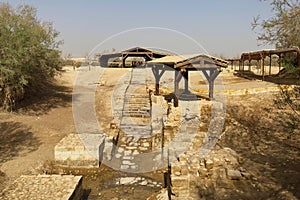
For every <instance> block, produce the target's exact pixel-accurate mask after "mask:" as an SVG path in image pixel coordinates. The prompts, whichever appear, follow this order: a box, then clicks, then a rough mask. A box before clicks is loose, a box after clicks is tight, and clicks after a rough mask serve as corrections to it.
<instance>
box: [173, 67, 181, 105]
mask: <svg viewBox="0 0 300 200" xmlns="http://www.w3.org/2000/svg"><path fill="white" fill-rule="evenodd" d="M180 77H181V73H180V72H179V71H177V70H175V76H174V107H178V101H179V100H178V99H179V82H180V79H181V78H180Z"/></svg>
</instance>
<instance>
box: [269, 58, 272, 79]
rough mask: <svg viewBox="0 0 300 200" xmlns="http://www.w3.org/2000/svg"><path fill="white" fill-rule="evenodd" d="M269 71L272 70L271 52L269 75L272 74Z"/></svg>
mask: <svg viewBox="0 0 300 200" xmlns="http://www.w3.org/2000/svg"><path fill="white" fill-rule="evenodd" d="M271 71H272V54H270V66H269V75H271V74H272V73H271Z"/></svg>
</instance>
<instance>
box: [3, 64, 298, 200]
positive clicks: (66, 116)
mask: <svg viewBox="0 0 300 200" xmlns="http://www.w3.org/2000/svg"><path fill="white" fill-rule="evenodd" d="M129 70H130V69H106V70H105V71H104V74H103V77H102V80H103V81H104V83H103V84H99V87H98V90H97V93H96V99H97V105H96V111H97V117H98V120H99V121H100V124H101V125H102V127H104V128H105V131H107V134H114V133H110V132H109V131H108V130H109V124H110V123H111V122H113V117H112V114H111V110H110V108H111V94H112V92H113V88H114V85H115V84H116V83H117V82H118V80H119V78H120V77H122V76H123V75H124V74H125V73H126V72H128V71H129ZM172 77H173V75H172V74H169V76H165V77H164V78H163V79H162V81H163V83H164V84H166V85H167V84H170V85H171V84H173V83H172V81H171V82H170V78H172ZM191 77H192V80H191V87H192V88H197V87H203V86H199V85H198V84H200V83H203V78H200V76H199V74H192V75H191ZM75 78H76V71H73V69H72V68H71V67H70V68H65V72H63V73H62V75H61V76H60V77H57V85H58V86H57V87H55V88H52V90H50V91H49V93H48V94H46V95H45V96H43V97H37V98H35V100H34V101H33V102H32V103H31V104H30V105H28V106H27V107H26V108H23V109H19V110H18V111H17V112H14V113H7V112H0V135H1V140H0V178H1V176H3V173H5V174H6V176H8V177H9V179H10V180H13V179H14V178H15V177H18V176H20V175H22V174H31V173H37V172H39V169H41V168H42V166H43V163H44V162H45V161H47V160H48V161H49V160H50V161H51V160H53V159H54V147H55V145H56V144H57V143H58V142H59V140H61V139H62V138H63V137H64V136H66V135H67V134H70V133H74V132H76V130H75V127H74V122H73V116H72V86H73V84H72V83H73V82H74V80H75ZM221 78H222V81H223V85H225V88H227V89H243V88H253V87H254V88H255V87H274V86H275V84H274V83H270V82H262V81H250V80H246V79H243V78H239V77H235V76H233V75H232V73H231V72H227V71H224V73H222V76H221ZM168 82H169V83H168ZM249 98H250V99H251V100H247V102H248V104H244V100H245V99H249ZM272 98H274V97H273V96H272V95H254V96H241V97H232V98H231V97H230V98H229V104H230V105H232V106H229V109H231V110H230V112H232V113H237V111H235V110H234V109H233V108H236V107H235V106H238V105H241V106H242V108H243V109H240V110H239V115H237V116H235V118H236V119H238V120H240V119H241V120H244V122H245V123H244V126H245V127H251V126H253V125H254V124H251V123H250V124H249V123H246V122H247V121H250V122H251V118H246V117H242V116H243V114H244V112H243V111H245V110H246V111H247V112H250V113H251V112H253V113H255V112H256V110H255V109H256V107H260V108H261V110H263V109H264V107H265V105H266V102H267V103H268V105H266V107H267V108H269V107H271V102H272ZM258 100H260V101H258ZM262 102H264V103H262ZM248 107H249V109H248ZM250 108H251V109H250ZM274 112H275V111H274ZM267 113H268V112H267ZM263 116H264V119H268V116H267V115H266V114H264V115H263ZM274 116H275V117H274ZM274 116H273V118H276V115H274ZM261 121H262V122H265V121H263V120H261ZM265 123H266V124H267V122H265ZM277 126H278V127H280V124H277ZM259 127H260V128H265V129H268V126H265V125H264V126H262V125H261V126H259ZM275 130H276V128H274V129H272V130H271V131H275ZM255 133H257V134H259V132H255ZM261 133H262V135H260V136H259V135H258V136H257V135H256V138H260V137H263V138H265V140H267V139H268V138H266V137H265V132H263V131H262V132H261ZM236 137H237V138H235V137H228V138H234V139H235V140H238V139H239V137H238V136H236ZM268 137H271V136H270V135H268ZM278 138H279V139H278V141H281V140H283V139H282V138H281V136H280V137H279V136H278ZM230 141H231V140H230V139H228V140H224V141H222V144H223V145H225V146H230V147H231V148H234V149H235V150H236V151H237V152H238V153H240V154H243V155H244V156H245V157H246V158H248V159H250V160H251V159H252V160H253V162H250V161H249V162H247V165H246V166H247V167H250V168H251V167H253V166H256V164H257V162H259V161H257V159H255V155H257V154H254V153H253V154H251V152H249V151H248V150H247V149H243V148H242V147H243V146H247V145H248V146H250V145H253V144H252V143H251V144H249V140H247V139H245V138H244V140H241V143H237V144H236V143H231V142H230ZM284 142H286V143H287V144H288V145H289V146H286V144H284V146H283V147H282V148H280V150H281V151H280V152H282V154H285V152H291V156H294V157H293V160H294V161H293V162H292V166H291V168H289V169H290V170H291V171H292V172H294V174H296V175H297V176H295V177H296V178H297V180H300V177H299V170H297V168H300V166H299V165H298V164H299V157H300V156H299V154H297V152H298V150H297V149H298V148H299V146H298V143H297V144H294V143H293V142H291V141H289V140H287V139H284ZM280 144H282V143H281V142H277V143H276V145H278V146H276V148H277V147H281V146H280ZM291 145H292V147H290V146H291ZM295 145H296V147H294V146H295ZM295 149H296V150H295ZM277 153H278V152H277ZM249 154H250V155H249ZM266 155H272V151H271V150H270V151H268V152H267V154H266ZM274 159H275V158H274ZM283 160H284V161H283ZM283 160H281V161H280V162H284V163H288V162H289V161H291V159H290V158H287V157H284V158H283ZM266 162H267V161H266ZM268 163H272V164H274V165H276V162H275V160H273V161H268ZM264 164H265V163H258V164H257V166H258V167H257V168H255V167H254V170H257V172H256V173H262V172H260V171H259V170H268V169H265V168H259V167H263V165H264ZM1 171H2V172H1ZM276 172H277V173H276V174H275V176H276V177H279V176H280V173H284V166H283V167H282V168H278V170H277V171H276ZM267 176H268V177H269V180H271V179H274V178H273V174H272V173H269V174H267ZM290 176H292V174H290ZM284 177H285V178H282V179H280V178H278V179H276V181H277V182H276V181H275V182H276V183H278V182H279V183H280V184H285V182H286V183H287V184H288V185H289V186H288V187H286V188H287V189H288V188H292V189H290V190H292V191H295V190H296V189H295V187H297V186H300V185H299V181H298V182H297V180H296V179H290V180H291V181H290V182H288V180H289V179H288V177H289V176H284ZM0 181H1V180H0ZM1 187H3V185H2V186H1V184H0V189H2V188H1ZM293 188H294V189H293ZM298 188H299V187H298ZM297 195H299V196H298V197H299V198H300V194H298V193H297Z"/></svg>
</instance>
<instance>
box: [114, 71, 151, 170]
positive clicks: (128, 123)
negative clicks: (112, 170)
mask: <svg viewBox="0 0 300 200" xmlns="http://www.w3.org/2000/svg"><path fill="white" fill-rule="evenodd" d="M124 79H125V80H124V81H123V82H122V83H125V84H123V85H122V84H120V85H119V88H118V91H117V92H116V93H115V94H116V95H114V99H115V100H116V101H115V102H114V104H115V105H114V108H115V109H114V116H115V118H117V121H118V127H119V130H120V138H119V141H118V145H117V146H118V147H117V149H116V152H115V155H114V156H115V158H116V159H119V160H120V169H122V170H126V171H137V170H138V169H139V163H138V162H140V161H137V160H136V157H137V156H138V155H140V154H143V153H147V152H150V151H151V135H152V134H151V133H152V131H151V123H150V121H151V119H150V117H151V116H150V115H151V114H150V113H151V112H150V109H151V108H150V98H149V94H148V93H147V91H146V85H147V71H146V69H145V68H133V69H132V71H131V73H130V75H128V76H127V77H125V78H124ZM122 91H123V92H122Z"/></svg>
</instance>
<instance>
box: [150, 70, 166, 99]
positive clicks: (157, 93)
mask: <svg viewBox="0 0 300 200" xmlns="http://www.w3.org/2000/svg"><path fill="white" fill-rule="evenodd" d="M165 71H166V70H164V69H162V71H161V72H160V73H159V67H157V66H154V67H152V73H153V75H154V78H155V92H154V94H155V95H159V82H160V78H161V77H162V75H163V74H164V73H165Z"/></svg>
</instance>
